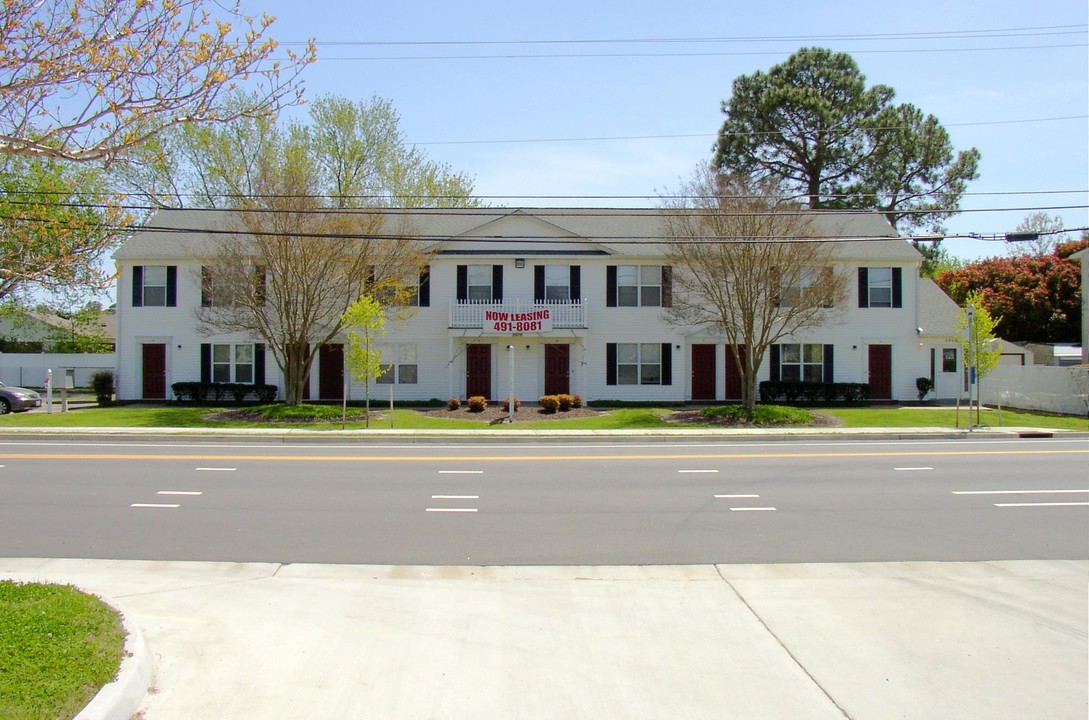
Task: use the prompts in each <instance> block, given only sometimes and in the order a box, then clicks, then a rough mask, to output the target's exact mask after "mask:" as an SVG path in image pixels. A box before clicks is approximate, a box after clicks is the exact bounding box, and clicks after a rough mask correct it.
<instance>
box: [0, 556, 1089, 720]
mask: <svg viewBox="0 0 1089 720" xmlns="http://www.w3.org/2000/svg"><path fill="white" fill-rule="evenodd" d="M0 577H10V578H15V579H18V580H25V581H29V580H49V581H57V582H67V583H73V584H76V585H78V586H80V587H83V588H84V589H87V590H89V591H92V592H95V593H99V594H102V595H104V596H106V597H108V598H110V599H112V600H114V601H116V603H117V604H118V605H119V606H120V607H121V608H123V609H124V610H125V611H126V614H127V615H128V616H129V617H130V618H131V619H133V620H135V622H136V623H137V624H138V625H139V626H140V627H141V628H142V630H143V633H144V635H145V636H146V639H147V643H148V645H149V647H150V649H151V653H152V654H153V657H154V661H155V676H154V688H153V691H152V692H151V693H149V694H148V695H147V696H146V698H145V700H144V702H143V704H142V706H141V710H142V712H143V717H144V718H145V720H173V719H174V718H201V719H202V720H214V719H217V718H223V719H224V720H226V719H230V720H246V719H248V718H254V719H256V718H260V719H262V720H266V719H268V718H306V719H307V720H311V719H313V718H364V717H366V718H398V719H408V718H467V717H474V718H565V719H569V718H594V720H598V719H600V718H625V717H631V718H669V719H671V720H672V719H674V718H686V719H688V718H716V719H718V718H791V719H792V720H794V719H803V720H804V719H806V718H814V719H816V718H820V719H825V718H829V719H831V718H841V719H842V718H852V719H854V720H876V719H878V718H925V719H926V720H942V719H943V718H949V719H950V720H953V719H954V718H955V719H957V720H962V719H963V718H974V719H975V718H1010V719H1011V720H1012V719H1013V718H1017V719H1018V720H1021V719H1023V718H1030V717H1031V718H1049V720H1063V719H1065V718H1070V719H1071V720H1074V719H1077V720H1084V718H1085V717H1086V714H1087V712H1089V705H1087V695H1089V680H1087V652H1089V642H1087V627H1086V626H1087V618H1086V607H1087V599H1089V589H1087V581H1089V561H1087V562H1082V561H1079V562H1064V561H1015V562H991V563H886V564H868V563H866V564H842V565H764V566H758V565H723V566H672V567H620V568H579V567H570V568H568V567H541V568H537V567H509V568H492V567H484V568H481V567H385V566H381V567H379V566H337V565H275V564H232V563H182V562H175V563H161V562H136V561H102V560H33V559H0Z"/></svg>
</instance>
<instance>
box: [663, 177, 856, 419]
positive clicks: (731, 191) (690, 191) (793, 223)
mask: <svg viewBox="0 0 1089 720" xmlns="http://www.w3.org/2000/svg"><path fill="white" fill-rule="evenodd" d="M666 209H667V210H668V212H667V215H666V226H667V234H668V236H669V237H668V240H667V242H668V250H667V253H666V254H667V258H668V260H669V262H670V264H671V265H672V266H673V284H674V293H673V303H672V307H671V308H670V310H669V314H668V315H667V317H668V318H669V319H670V320H671V321H673V322H675V323H677V324H679V325H682V326H687V327H692V326H703V327H705V328H707V329H708V330H709V331H710V332H713V333H721V334H722V335H723V336H724V337H725V339H726V343H727V344H728V345H729V347H730V351H731V353H732V355H733V360H734V362H736V363H737V367H738V369H739V371H740V376H741V386H742V403H743V405H744V406H745V408H747V409H749V410H752V409H753V408H754V407H755V405H756V387H757V383H756V380H757V372H758V371H759V368H760V365H761V364H762V363H763V361H764V355H765V353H766V352H767V350H768V348H770V347H771V346H772V345H773V344H775V343H777V342H779V341H780V340H781V339H783V338H786V337H789V336H791V335H794V334H796V333H799V332H801V331H803V330H806V329H809V328H814V327H820V326H822V325H825V324H827V323H829V322H831V321H832V320H833V319H834V318H835V317H836V316H837V315H838V314H840V313H842V311H843V309H844V307H845V302H846V294H847V287H848V283H849V278H848V276H847V275H846V274H844V273H843V272H842V271H836V269H835V268H834V266H833V264H832V261H833V258H832V245H831V244H830V243H822V242H818V241H817V240H816V239H815V236H816V232H815V230H814V229H813V226H812V223H811V220H810V218H809V216H808V213H807V212H806V211H805V210H804V209H803V207H802V206H800V205H798V204H797V203H796V202H795V201H793V200H790V199H788V198H786V197H785V196H784V195H782V194H780V193H779V191H778V190H777V188H776V187H775V186H773V185H770V184H767V183H764V184H759V183H755V182H753V181H751V180H749V179H748V178H745V177H742V176H725V175H722V174H720V173H719V172H717V171H716V170H714V169H713V168H711V167H705V168H701V169H700V170H699V171H697V173H696V175H695V177H694V178H693V179H692V180H691V181H690V182H689V183H688V184H687V185H686V186H685V187H684V188H683V191H682V193H680V194H679V195H678V196H677V197H676V198H675V199H671V200H668V201H666ZM741 348H744V350H742V349H741Z"/></svg>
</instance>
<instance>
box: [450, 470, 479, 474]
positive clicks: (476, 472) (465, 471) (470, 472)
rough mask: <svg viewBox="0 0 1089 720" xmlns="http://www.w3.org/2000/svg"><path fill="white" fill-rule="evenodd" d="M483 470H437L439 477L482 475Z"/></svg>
mask: <svg viewBox="0 0 1089 720" xmlns="http://www.w3.org/2000/svg"><path fill="white" fill-rule="evenodd" d="M483 474H484V471H483V470H439V475H483Z"/></svg>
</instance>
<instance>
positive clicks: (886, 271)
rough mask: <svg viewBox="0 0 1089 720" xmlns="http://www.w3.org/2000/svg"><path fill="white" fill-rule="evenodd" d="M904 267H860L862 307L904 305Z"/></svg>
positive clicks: (859, 283) (859, 286)
mask: <svg viewBox="0 0 1089 720" xmlns="http://www.w3.org/2000/svg"><path fill="white" fill-rule="evenodd" d="M903 305H904V299H903V268H898V267H862V268H859V269H858V306H859V307H860V308H898V307H903Z"/></svg>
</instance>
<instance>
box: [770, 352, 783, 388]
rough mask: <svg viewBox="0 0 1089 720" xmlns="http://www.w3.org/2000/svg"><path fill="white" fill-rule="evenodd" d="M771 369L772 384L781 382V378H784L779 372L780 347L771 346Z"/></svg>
mask: <svg viewBox="0 0 1089 720" xmlns="http://www.w3.org/2000/svg"><path fill="white" fill-rule="evenodd" d="M769 369H770V371H771V375H770V378H769V379H770V380H771V381H772V382H779V380H780V378H782V377H783V376H782V375H781V374H780V372H779V346H778V345H772V346H771V368H769Z"/></svg>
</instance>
